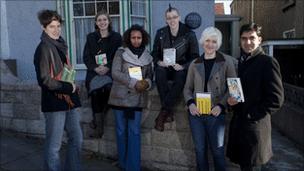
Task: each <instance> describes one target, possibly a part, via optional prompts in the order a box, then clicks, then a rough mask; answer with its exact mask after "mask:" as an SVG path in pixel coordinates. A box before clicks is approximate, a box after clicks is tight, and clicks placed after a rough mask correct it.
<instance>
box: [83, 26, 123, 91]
mask: <svg viewBox="0 0 304 171" xmlns="http://www.w3.org/2000/svg"><path fill="white" fill-rule="evenodd" d="M121 43H122V39H121V35H120V34H119V33H117V32H114V31H111V32H110V33H109V36H108V37H107V38H101V35H100V32H99V31H95V32H92V33H89V34H88V35H87V41H86V44H85V46H84V51H83V61H84V63H85V65H86V66H87V75H86V87H87V89H88V92H90V86H89V85H90V82H91V80H92V79H93V77H94V76H96V75H97V73H96V72H95V71H94V69H95V68H96V67H98V64H96V61H95V55H98V54H103V53H106V55H107V62H108V63H107V64H106V65H105V66H106V67H108V68H109V69H111V68H112V61H113V58H114V55H115V52H116V50H117V49H118V48H119V47H120V46H121ZM108 75H109V76H110V75H111V71H109V72H108Z"/></svg>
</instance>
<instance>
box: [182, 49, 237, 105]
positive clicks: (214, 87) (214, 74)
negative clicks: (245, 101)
mask: <svg viewBox="0 0 304 171" xmlns="http://www.w3.org/2000/svg"><path fill="white" fill-rule="evenodd" d="M203 62H204V61H203V59H202V57H200V58H197V59H196V60H194V61H192V62H191V64H190V66H189V69H188V74H187V79H186V84H185V86H184V98H185V101H186V103H187V104H188V105H190V104H191V102H194V99H195V94H196V93H197V92H198V93H202V92H204V85H205V81H206V80H205V66H204V63H203ZM228 77H236V70H235V66H234V63H233V58H232V57H231V56H228V55H225V54H223V53H219V52H217V53H216V59H215V62H214V65H213V67H212V70H211V73H210V77H209V80H208V83H207V86H208V87H207V91H208V92H211V105H212V107H214V106H215V105H217V104H221V105H222V106H224V107H226V106H227V103H226V101H227V98H228V87H227V83H226V78H228ZM189 103H190V104H189Z"/></svg>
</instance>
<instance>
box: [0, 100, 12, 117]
mask: <svg viewBox="0 0 304 171" xmlns="http://www.w3.org/2000/svg"><path fill="white" fill-rule="evenodd" d="M0 116H1V117H10V118H12V117H14V112H13V104H12V103H0Z"/></svg>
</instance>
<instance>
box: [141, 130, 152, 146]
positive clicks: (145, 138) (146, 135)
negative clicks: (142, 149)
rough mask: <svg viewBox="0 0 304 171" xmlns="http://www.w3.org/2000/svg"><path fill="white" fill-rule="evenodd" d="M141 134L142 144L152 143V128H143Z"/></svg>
mask: <svg viewBox="0 0 304 171" xmlns="http://www.w3.org/2000/svg"><path fill="white" fill-rule="evenodd" d="M140 135H141V145H151V130H149V129H142V130H141V134H140Z"/></svg>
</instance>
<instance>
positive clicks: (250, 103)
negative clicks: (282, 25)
mask: <svg viewBox="0 0 304 171" xmlns="http://www.w3.org/2000/svg"><path fill="white" fill-rule="evenodd" d="M240 38H241V48H242V49H241V51H242V52H241V57H240V58H239V64H238V77H240V79H241V84H242V87H243V92H244V97H245V102H244V103H238V102H237V101H236V99H235V98H232V97H230V98H228V100H227V101H228V104H229V105H231V106H232V109H233V113H234V115H233V117H232V120H231V124H230V129H229V139H228V147H227V156H228V158H230V160H231V161H232V162H234V163H237V164H239V165H240V167H241V170H242V171H253V170H255V171H256V170H260V169H261V166H262V165H263V164H265V163H267V162H268V161H269V159H270V158H271V156H272V155H273V154H272V147H271V114H273V113H274V112H276V111H277V110H278V109H279V108H280V107H281V106H282V104H283V100H284V90H283V85H282V79H281V74H280V66H279V64H278V62H277V60H276V59H275V58H273V57H270V56H267V55H265V53H264V52H263V50H262V48H261V46H260V45H261V42H262V37H261V27H260V26H258V25H257V24H254V23H253V24H246V25H243V26H242V27H241V30H240Z"/></svg>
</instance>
